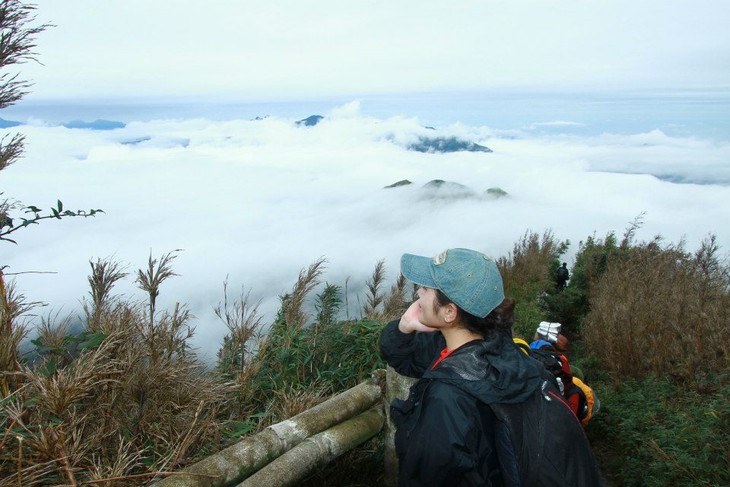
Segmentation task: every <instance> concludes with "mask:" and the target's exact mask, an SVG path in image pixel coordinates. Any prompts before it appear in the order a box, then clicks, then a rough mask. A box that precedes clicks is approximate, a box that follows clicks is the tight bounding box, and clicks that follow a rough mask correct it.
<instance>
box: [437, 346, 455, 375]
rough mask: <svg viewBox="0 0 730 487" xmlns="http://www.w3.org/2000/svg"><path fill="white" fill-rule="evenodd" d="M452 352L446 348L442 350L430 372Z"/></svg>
mask: <svg viewBox="0 0 730 487" xmlns="http://www.w3.org/2000/svg"><path fill="white" fill-rule="evenodd" d="M454 350H456V349H454ZM454 350H449V349H448V348H444V349H443V350H441V355H439V358H438V360H436V362H435V363H434V364H433V365H432V366H431V370H433V369H435V368H436V366H437V365H438V364H440V363H441V361H442V360H443V359H445V358H446V357H448V356H449V355H451V352H453V351H454Z"/></svg>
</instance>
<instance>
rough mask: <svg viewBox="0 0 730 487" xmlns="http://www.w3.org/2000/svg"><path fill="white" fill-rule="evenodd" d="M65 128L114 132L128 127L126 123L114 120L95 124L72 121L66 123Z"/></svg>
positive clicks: (96, 121) (95, 122) (98, 121)
mask: <svg viewBox="0 0 730 487" xmlns="http://www.w3.org/2000/svg"><path fill="white" fill-rule="evenodd" d="M63 126H64V127H66V128H67V129H91V130H114V129H123V128H124V127H126V126H127V124H126V123H124V122H116V121H114V120H94V121H93V122H85V121H83V120H72V121H70V122H66V123H64V124H63Z"/></svg>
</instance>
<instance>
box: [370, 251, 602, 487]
mask: <svg viewBox="0 0 730 487" xmlns="http://www.w3.org/2000/svg"><path fill="white" fill-rule="evenodd" d="M401 273H402V274H403V275H404V276H405V277H406V278H407V279H409V280H410V281H412V282H413V283H415V284H416V285H418V286H419V288H418V300H417V301H415V302H414V303H413V304H411V306H410V307H409V308H408V310H407V311H406V312H405V313H404V314H403V316H402V317H401V318H400V320H395V321H392V322H390V323H389V324H388V325H387V326H386V327H385V328H384V329H383V333H382V335H381V342H380V348H381V352H382V354H383V356H384V357H385V359H386V361H387V362H388V363H389V364H390V365H391V366H392V367H393V368H394V369H395V370H396V371H397V372H399V373H400V374H403V375H407V376H410V377H417V378H419V380H418V382H416V383H415V385H414V386H413V387H412V388H411V391H410V394H409V397H408V398H407V400H405V401H402V400H395V401H394V402H393V404H392V405H391V417H392V418H393V421H394V422H395V424H396V427H397V430H396V435H395V444H396V451H397V453H398V460H399V486H400V487H404V486H411V485H412V486H442V485H459V486H461V485H475V486H476V485H479V486H501V485H508V486H532V485H555V486H558V485H559V486H593V485H600V484H601V481H600V475H599V474H598V469H597V467H596V463H595V459H594V457H593V453H592V452H591V449H590V445H589V444H588V440H587V439H586V437H585V434H584V433H583V429H582V428H581V426H580V424H579V423H578V422H577V420H576V418H575V415H573V413H572V412H571V410H570V409H569V408H568V406H567V405H566V404H565V403H564V402H563V401H562V400H561V398H560V392H559V391H558V390H557V388H556V387H555V384H554V383H553V382H552V380H553V376H552V375H551V374H549V373H547V372H546V371H545V369H544V367H543V366H542V365H540V364H539V363H538V362H537V361H535V360H533V359H530V358H529V357H527V356H526V355H525V354H523V353H522V352H520V351H519V350H518V349H517V347H516V346H515V345H514V343H513V341H512V324H513V322H514V301H513V300H511V299H505V297H504V290H503V286H502V277H501V275H500V273H499V270H498V269H497V266H496V264H495V263H494V261H493V260H491V259H489V258H488V257H486V256H485V255H483V254H481V253H479V252H476V251H473V250H468V249H449V250H446V251H444V252H442V253H440V254H439V255H437V256H436V257H433V258H429V257H421V256H417V255H411V254H405V255H403V257H402V258H401Z"/></svg>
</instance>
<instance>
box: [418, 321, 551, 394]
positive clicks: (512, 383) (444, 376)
mask: <svg viewBox="0 0 730 487" xmlns="http://www.w3.org/2000/svg"><path fill="white" fill-rule="evenodd" d="M542 369H543V367H542V365H540V364H539V363H538V362H537V361H535V360H532V359H530V358H529V357H528V356H526V355H525V354H524V353H523V352H521V351H520V350H519V349H518V348H517V347H516V346H515V345H514V343H513V341H512V338H511V337H509V336H507V335H506V334H504V333H496V334H494V335H493V336H491V337H490V338H488V339H486V340H476V341H473V342H469V343H467V344H465V345H463V346H461V347H459V348H458V349H456V350H455V351H454V352H453V353H452V354H451V355H449V356H448V357H446V358H445V359H444V360H442V361H441V363H440V364H439V365H438V367H436V369H434V370H429V371H427V372H426V373H425V374H424V375H423V378H424V379H436V380H440V381H443V382H448V383H451V384H453V385H455V386H457V387H459V388H461V389H463V390H464V391H466V392H468V393H469V394H471V395H473V396H475V397H476V398H478V399H480V400H481V401H483V402H485V403H487V404H491V403H519V402H523V401H525V400H526V399H527V398H528V397H529V396H530V395H531V394H532V393H533V392H534V391H535V389H537V388H538V387H540V384H541V382H542V372H543V370H542Z"/></svg>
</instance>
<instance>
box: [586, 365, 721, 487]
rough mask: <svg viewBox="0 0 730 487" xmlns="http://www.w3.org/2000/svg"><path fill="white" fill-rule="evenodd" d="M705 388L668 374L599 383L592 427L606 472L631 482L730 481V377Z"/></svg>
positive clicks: (645, 486)
mask: <svg viewBox="0 0 730 487" xmlns="http://www.w3.org/2000/svg"><path fill="white" fill-rule="evenodd" d="M713 383H714V386H713V387H712V388H711V389H709V390H705V391H703V392H702V393H700V392H696V391H691V390H687V389H686V388H684V387H683V386H681V385H679V384H677V383H676V382H674V381H672V380H671V379H669V378H656V377H648V378H645V379H641V380H634V379H629V378H627V379H626V380H625V381H623V382H622V383H620V384H618V385H617V386H616V387H612V386H611V385H609V384H608V383H602V384H594V386H596V387H597V390H598V391H599V397H600V400H601V410H600V411H599V413H598V414H597V415H596V416H595V417H594V419H593V420H592V421H591V423H590V424H589V425H588V428H587V432H588V435H589V438H590V440H591V443H592V445H593V447H594V450H595V452H596V454H597V456H598V458H599V461H600V463H601V464H602V467H603V470H604V473H606V474H608V476H609V477H610V478H611V479H612V480H614V481H615V483H617V484H619V485H623V486H625V487H632V486H637V487H638V486H642V487H664V486H667V485H672V486H675V485H676V486H725V485H730V401H728V397H730V375H727V374H726V375H724V376H717V377H714V378H713Z"/></svg>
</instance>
